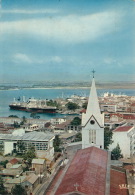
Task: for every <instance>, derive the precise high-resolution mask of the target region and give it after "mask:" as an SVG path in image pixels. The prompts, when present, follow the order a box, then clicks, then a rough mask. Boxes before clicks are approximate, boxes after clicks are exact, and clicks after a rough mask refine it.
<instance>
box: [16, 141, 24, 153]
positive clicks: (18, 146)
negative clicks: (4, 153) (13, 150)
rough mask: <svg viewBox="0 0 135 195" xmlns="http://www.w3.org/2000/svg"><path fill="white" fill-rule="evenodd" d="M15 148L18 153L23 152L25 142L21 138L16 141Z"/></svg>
mask: <svg viewBox="0 0 135 195" xmlns="http://www.w3.org/2000/svg"><path fill="white" fill-rule="evenodd" d="M17 148H18V150H17V151H18V152H19V153H23V152H24V151H25V143H24V142H23V141H22V140H20V141H17Z"/></svg>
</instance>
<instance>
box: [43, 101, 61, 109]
mask: <svg viewBox="0 0 135 195" xmlns="http://www.w3.org/2000/svg"><path fill="white" fill-rule="evenodd" d="M46 104H47V106H53V107H57V108H58V107H59V104H58V103H57V102H56V101H53V100H48V101H47V102H46Z"/></svg>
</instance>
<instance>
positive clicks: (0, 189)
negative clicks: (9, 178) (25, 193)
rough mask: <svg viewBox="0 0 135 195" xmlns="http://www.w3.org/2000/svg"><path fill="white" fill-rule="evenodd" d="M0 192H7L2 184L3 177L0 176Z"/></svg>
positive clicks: (5, 193) (4, 193)
mask: <svg viewBox="0 0 135 195" xmlns="http://www.w3.org/2000/svg"><path fill="white" fill-rule="evenodd" d="M0 194H1V195H7V194H8V193H7V190H6V188H5V186H4V182H3V179H2V177H1V176H0Z"/></svg>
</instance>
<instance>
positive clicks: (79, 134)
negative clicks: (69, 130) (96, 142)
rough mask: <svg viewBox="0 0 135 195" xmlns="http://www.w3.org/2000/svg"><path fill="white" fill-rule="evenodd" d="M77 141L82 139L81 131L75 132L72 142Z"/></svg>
mask: <svg viewBox="0 0 135 195" xmlns="http://www.w3.org/2000/svg"><path fill="white" fill-rule="evenodd" d="M79 141H82V134H81V133H77V134H76V136H75V139H74V141H73V142H79Z"/></svg>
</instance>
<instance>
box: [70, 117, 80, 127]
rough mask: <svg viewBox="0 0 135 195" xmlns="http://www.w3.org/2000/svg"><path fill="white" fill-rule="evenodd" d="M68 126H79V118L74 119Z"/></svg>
mask: <svg viewBox="0 0 135 195" xmlns="http://www.w3.org/2000/svg"><path fill="white" fill-rule="evenodd" d="M70 124H71V125H76V126H78V125H81V119H80V118H79V117H75V118H74V119H73V120H72V121H71V123H70Z"/></svg>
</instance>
